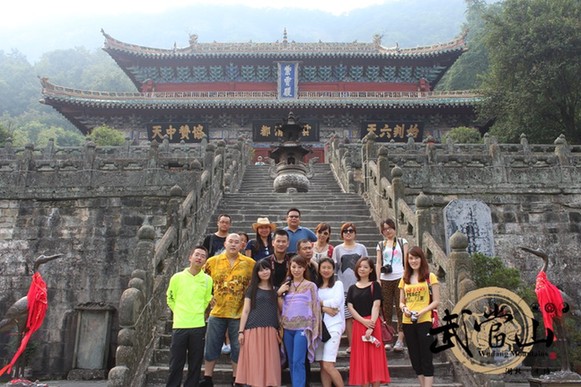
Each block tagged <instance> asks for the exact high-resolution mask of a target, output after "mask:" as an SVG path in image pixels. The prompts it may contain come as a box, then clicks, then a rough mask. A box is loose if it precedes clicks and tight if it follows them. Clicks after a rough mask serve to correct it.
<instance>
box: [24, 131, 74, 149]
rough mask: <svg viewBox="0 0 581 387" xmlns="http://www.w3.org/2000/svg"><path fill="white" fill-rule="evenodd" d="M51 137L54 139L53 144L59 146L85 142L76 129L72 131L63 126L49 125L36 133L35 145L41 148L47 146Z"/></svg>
mask: <svg viewBox="0 0 581 387" xmlns="http://www.w3.org/2000/svg"><path fill="white" fill-rule="evenodd" d="M51 138H52V139H53V140H54V142H55V145H56V146H59V147H69V146H80V145H82V144H84V143H85V137H84V136H83V135H82V134H80V133H79V132H78V131H77V132H74V131H71V130H65V129H63V128H58V127H51V128H49V129H45V130H43V131H41V132H40V133H39V134H38V137H37V139H36V141H35V146H37V147H40V148H43V147H45V146H47V144H48V142H49V140H50V139H51Z"/></svg>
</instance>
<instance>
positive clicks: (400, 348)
mask: <svg viewBox="0 0 581 387" xmlns="http://www.w3.org/2000/svg"><path fill="white" fill-rule="evenodd" d="M393 350H394V351H395V352H403V343H402V342H401V341H399V340H398V341H397V342H396V343H395V345H394V346H393Z"/></svg>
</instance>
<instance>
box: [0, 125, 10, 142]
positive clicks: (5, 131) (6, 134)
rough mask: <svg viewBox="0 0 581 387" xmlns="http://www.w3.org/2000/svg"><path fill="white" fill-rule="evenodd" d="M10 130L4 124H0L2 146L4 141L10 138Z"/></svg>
mask: <svg viewBox="0 0 581 387" xmlns="http://www.w3.org/2000/svg"><path fill="white" fill-rule="evenodd" d="M10 137H11V135H10V131H9V130H8V129H6V128H5V127H4V126H2V125H0V146H4V143H5V142H6V140H7V139H8V138H10Z"/></svg>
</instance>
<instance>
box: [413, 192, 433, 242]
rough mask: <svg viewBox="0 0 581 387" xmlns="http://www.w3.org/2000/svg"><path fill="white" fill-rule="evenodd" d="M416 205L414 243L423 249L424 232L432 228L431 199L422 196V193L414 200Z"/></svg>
mask: <svg viewBox="0 0 581 387" xmlns="http://www.w3.org/2000/svg"><path fill="white" fill-rule="evenodd" d="M415 204H416V221H417V224H416V243H417V245H418V246H419V247H421V248H422V249H424V238H423V235H424V232H426V231H428V232H431V231H432V230H431V226H432V214H431V210H430V209H431V207H432V199H431V198H430V197H429V196H427V195H424V193H423V192H420V194H419V195H418V196H417V197H416V200H415Z"/></svg>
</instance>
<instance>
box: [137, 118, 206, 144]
mask: <svg viewBox="0 0 581 387" xmlns="http://www.w3.org/2000/svg"><path fill="white" fill-rule="evenodd" d="M166 134H167V137H168V139H169V142H170V143H180V142H181V141H182V140H183V141H184V142H185V143H197V142H201V141H202V138H203V137H204V134H205V135H206V137H207V138H209V134H208V125H207V124H205V123H199V122H193V123H187V122H177V123H176V122H156V123H151V124H149V125H147V137H148V139H149V141H153V140H155V141H157V142H162V140H163V137H164V136H165V135H166Z"/></svg>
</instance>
